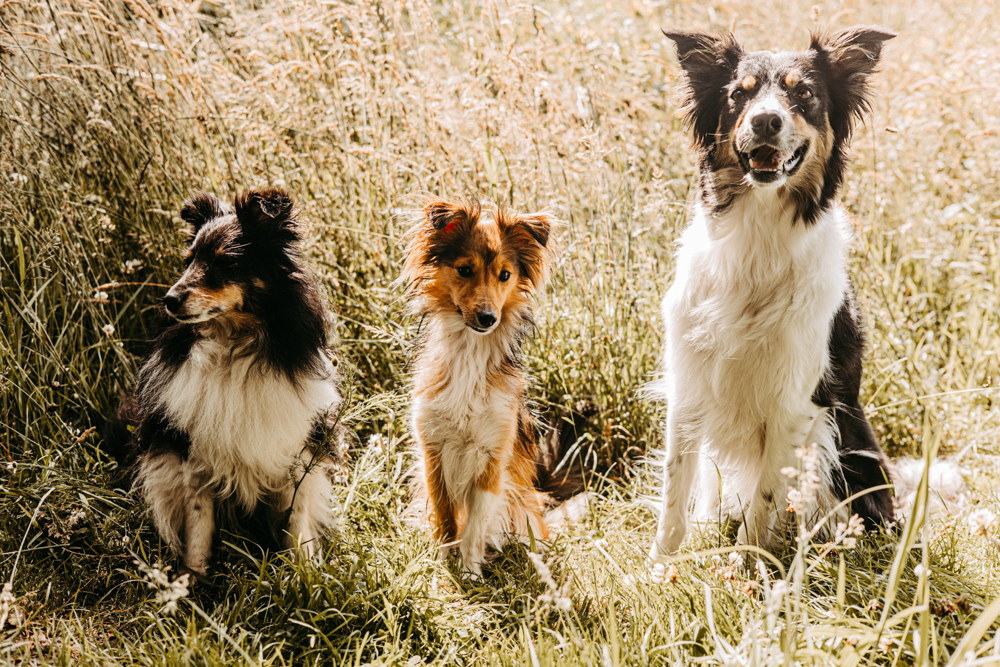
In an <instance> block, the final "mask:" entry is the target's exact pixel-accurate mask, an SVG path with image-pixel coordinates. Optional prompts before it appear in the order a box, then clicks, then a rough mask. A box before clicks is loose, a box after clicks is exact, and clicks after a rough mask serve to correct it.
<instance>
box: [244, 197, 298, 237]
mask: <svg viewBox="0 0 1000 667" xmlns="http://www.w3.org/2000/svg"><path fill="white" fill-rule="evenodd" d="M233 205H234V206H235V207H236V217H237V219H238V220H239V221H240V227H242V228H243V232H244V233H246V234H254V233H268V232H278V231H282V232H291V233H294V230H295V226H296V223H297V221H298V220H297V216H296V212H295V202H293V201H292V198H291V197H290V196H289V195H288V193H287V192H285V191H284V190H282V189H281V188H254V189H252V190H247V191H246V192H244V193H242V194H239V195H237V196H236V199H235V200H234V201H233Z"/></svg>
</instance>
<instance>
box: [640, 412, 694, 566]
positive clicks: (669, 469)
mask: <svg viewBox="0 0 1000 667" xmlns="http://www.w3.org/2000/svg"><path fill="white" fill-rule="evenodd" d="M679 412H680V411H679V409H677V408H673V407H670V408H668V412H667V460H666V462H665V464H664V470H663V506H662V507H661V509H660V520H659V523H658V524H657V528H656V539H655V541H654V542H653V546H652V547H651V548H650V550H649V557H650V558H651V559H653V560H656V559H657V558H659V557H660V556H662V555H667V554H672V553H674V552H675V551H677V550H678V549H680V547H681V542H682V541H684V534H685V533H686V532H687V526H688V502H689V501H690V498H691V487H692V485H693V483H694V478H695V472H696V470H697V468H698V457H699V451H698V442H697V439H696V438H695V437H694V434H693V433H692V431H691V429H690V428H689V424H690V423H691V421H689V420H687V419H686V418H685V417H683V416H682V415H681V414H679Z"/></svg>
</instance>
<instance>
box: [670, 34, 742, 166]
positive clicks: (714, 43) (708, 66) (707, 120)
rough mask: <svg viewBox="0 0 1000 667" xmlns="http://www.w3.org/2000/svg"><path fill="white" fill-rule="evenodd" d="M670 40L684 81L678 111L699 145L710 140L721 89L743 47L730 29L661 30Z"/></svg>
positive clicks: (722, 96)
mask: <svg viewBox="0 0 1000 667" xmlns="http://www.w3.org/2000/svg"><path fill="white" fill-rule="evenodd" d="M663 34H664V35H666V36H667V37H669V38H670V39H672V40H673V41H674V44H675V45H676V47H677V59H678V60H679V61H680V64H681V69H683V70H684V78H685V80H686V82H685V87H684V91H683V97H682V107H681V111H683V112H684V117H685V119H686V121H687V123H688V125H690V126H691V127H692V129H693V130H694V135H695V141H697V142H698V144H699V145H701V146H703V147H707V146H710V145H711V144H712V143H714V139H715V136H714V135H715V132H716V130H717V129H718V122H719V116H720V114H721V112H722V108H723V105H724V104H725V100H726V95H725V92H724V91H723V88H725V86H726V85H727V84H728V83H729V82H730V81H732V79H733V76H734V74H735V72H736V67H737V66H738V65H739V61H740V57H741V56H742V55H743V48H742V47H741V46H740V45H739V43H737V41H736V38H735V37H733V34H732V33H730V32H725V33H723V34H721V35H712V34H709V33H706V32H698V31H692V32H687V31H673V30H664V31H663Z"/></svg>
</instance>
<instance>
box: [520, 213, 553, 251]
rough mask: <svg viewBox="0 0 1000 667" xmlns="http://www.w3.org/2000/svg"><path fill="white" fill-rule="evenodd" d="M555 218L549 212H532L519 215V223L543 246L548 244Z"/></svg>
mask: <svg viewBox="0 0 1000 667" xmlns="http://www.w3.org/2000/svg"><path fill="white" fill-rule="evenodd" d="M554 222H555V221H554V219H553V218H552V216H551V215H548V214H547V213H532V214H531V215H520V216H518V224H519V225H521V226H522V227H523V228H524V229H526V230H527V232H528V233H529V234H531V237H532V238H533V239H535V241H537V242H538V245H540V246H542V247H543V248H544V247H545V246H546V245H548V242H549V234H551V233H552V226H553V224H554Z"/></svg>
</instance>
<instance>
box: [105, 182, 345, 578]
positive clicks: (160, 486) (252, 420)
mask: <svg viewBox="0 0 1000 667" xmlns="http://www.w3.org/2000/svg"><path fill="white" fill-rule="evenodd" d="M181 217H182V218H183V219H184V220H185V221H186V222H188V223H189V224H190V225H191V227H192V229H193V231H194V240H193V241H192V243H191V245H190V247H189V248H188V249H187V252H186V253H185V264H186V269H185V271H184V274H183V275H182V276H181V277H180V279H179V280H178V281H177V282H176V284H174V285H173V287H171V288H170V290H169V291H168V292H167V294H166V296H165V297H163V311H164V313H165V315H166V316H167V320H168V322H169V324H168V325H167V326H166V327H165V328H164V330H163V331H162V333H161V334H160V335H159V337H157V338H156V340H154V341H153V343H152V351H151V352H150V353H149V355H148V356H147V357H146V358H145V360H144V361H143V363H142V366H141V368H140V370H139V374H138V379H137V387H136V390H135V394H134V395H133V396H132V397H130V398H129V399H128V400H126V401H125V402H124V403H123V404H122V406H121V407H120V408H119V411H118V414H117V416H116V419H115V420H113V422H112V425H111V428H110V429H109V430H108V433H107V434H106V435H107V436H108V437H106V438H105V440H106V442H107V448H108V450H109V451H110V452H111V453H113V454H116V456H117V457H118V458H119V460H120V461H121V462H122V464H123V467H127V469H128V471H129V473H130V476H131V478H132V481H133V483H134V484H135V486H136V487H138V489H139V490H140V492H141V495H142V496H143V497H144V499H145V501H146V503H147V505H148V508H149V512H150V515H151V517H152V520H153V523H154V524H155V525H156V528H157V529H158V531H159V533H160V535H161V536H162V538H163V539H164V541H166V542H167V543H168V544H169V545H170V546H171V547H172V548H173V549H174V551H176V552H177V553H178V554H180V556H181V559H182V561H183V564H184V566H185V567H186V568H188V569H189V570H192V571H194V572H195V573H198V574H201V575H204V574H205V573H206V568H207V565H208V562H209V559H210V557H211V553H212V543H213V539H214V536H215V533H216V528H217V526H218V527H227V528H229V529H232V530H235V531H237V532H240V533H247V532H250V533H251V536H252V537H254V538H256V539H257V540H258V542H260V543H262V544H265V545H272V544H273V545H275V546H284V547H287V548H295V547H299V548H301V549H302V550H303V552H304V553H305V554H309V553H311V552H312V551H313V549H314V548H315V546H316V543H317V541H318V540H319V539H321V538H322V537H323V536H325V535H326V534H328V533H329V531H330V529H331V528H332V527H333V525H334V517H335V513H334V506H333V499H332V487H331V482H330V472H331V469H332V467H333V465H334V460H333V458H331V456H330V452H329V451H324V447H325V444H326V443H325V441H326V439H327V438H326V430H327V427H328V426H329V425H330V424H331V423H332V422H331V420H332V415H333V413H334V412H335V411H336V410H337V408H338V407H339V404H340V400H341V399H340V394H339V391H338V386H337V380H336V373H335V365H334V363H335V362H334V359H333V358H332V357H331V356H330V355H328V353H327V349H326V344H327V338H326V327H327V324H328V322H327V317H326V314H325V311H324V309H323V305H322V301H321V299H320V297H319V295H318V292H317V289H316V287H315V285H314V283H313V281H312V279H311V278H310V277H309V276H308V275H307V274H306V272H305V270H304V269H303V266H302V262H301V261H300V258H299V255H298V250H297V245H298V240H299V235H298V232H297V224H296V211H295V209H294V206H293V202H292V200H291V199H290V198H289V196H288V195H287V194H286V193H285V192H283V191H281V190H277V189H256V190H250V191H248V192H245V193H243V194H242V195H240V196H237V197H236V198H235V200H234V201H233V203H232V205H229V204H227V203H224V202H222V201H220V200H219V199H217V198H216V197H214V196H212V195H209V194H199V195H197V196H196V197H194V198H193V199H191V200H189V201H188V202H186V203H185V204H184V207H183V209H182V210H181Z"/></svg>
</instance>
